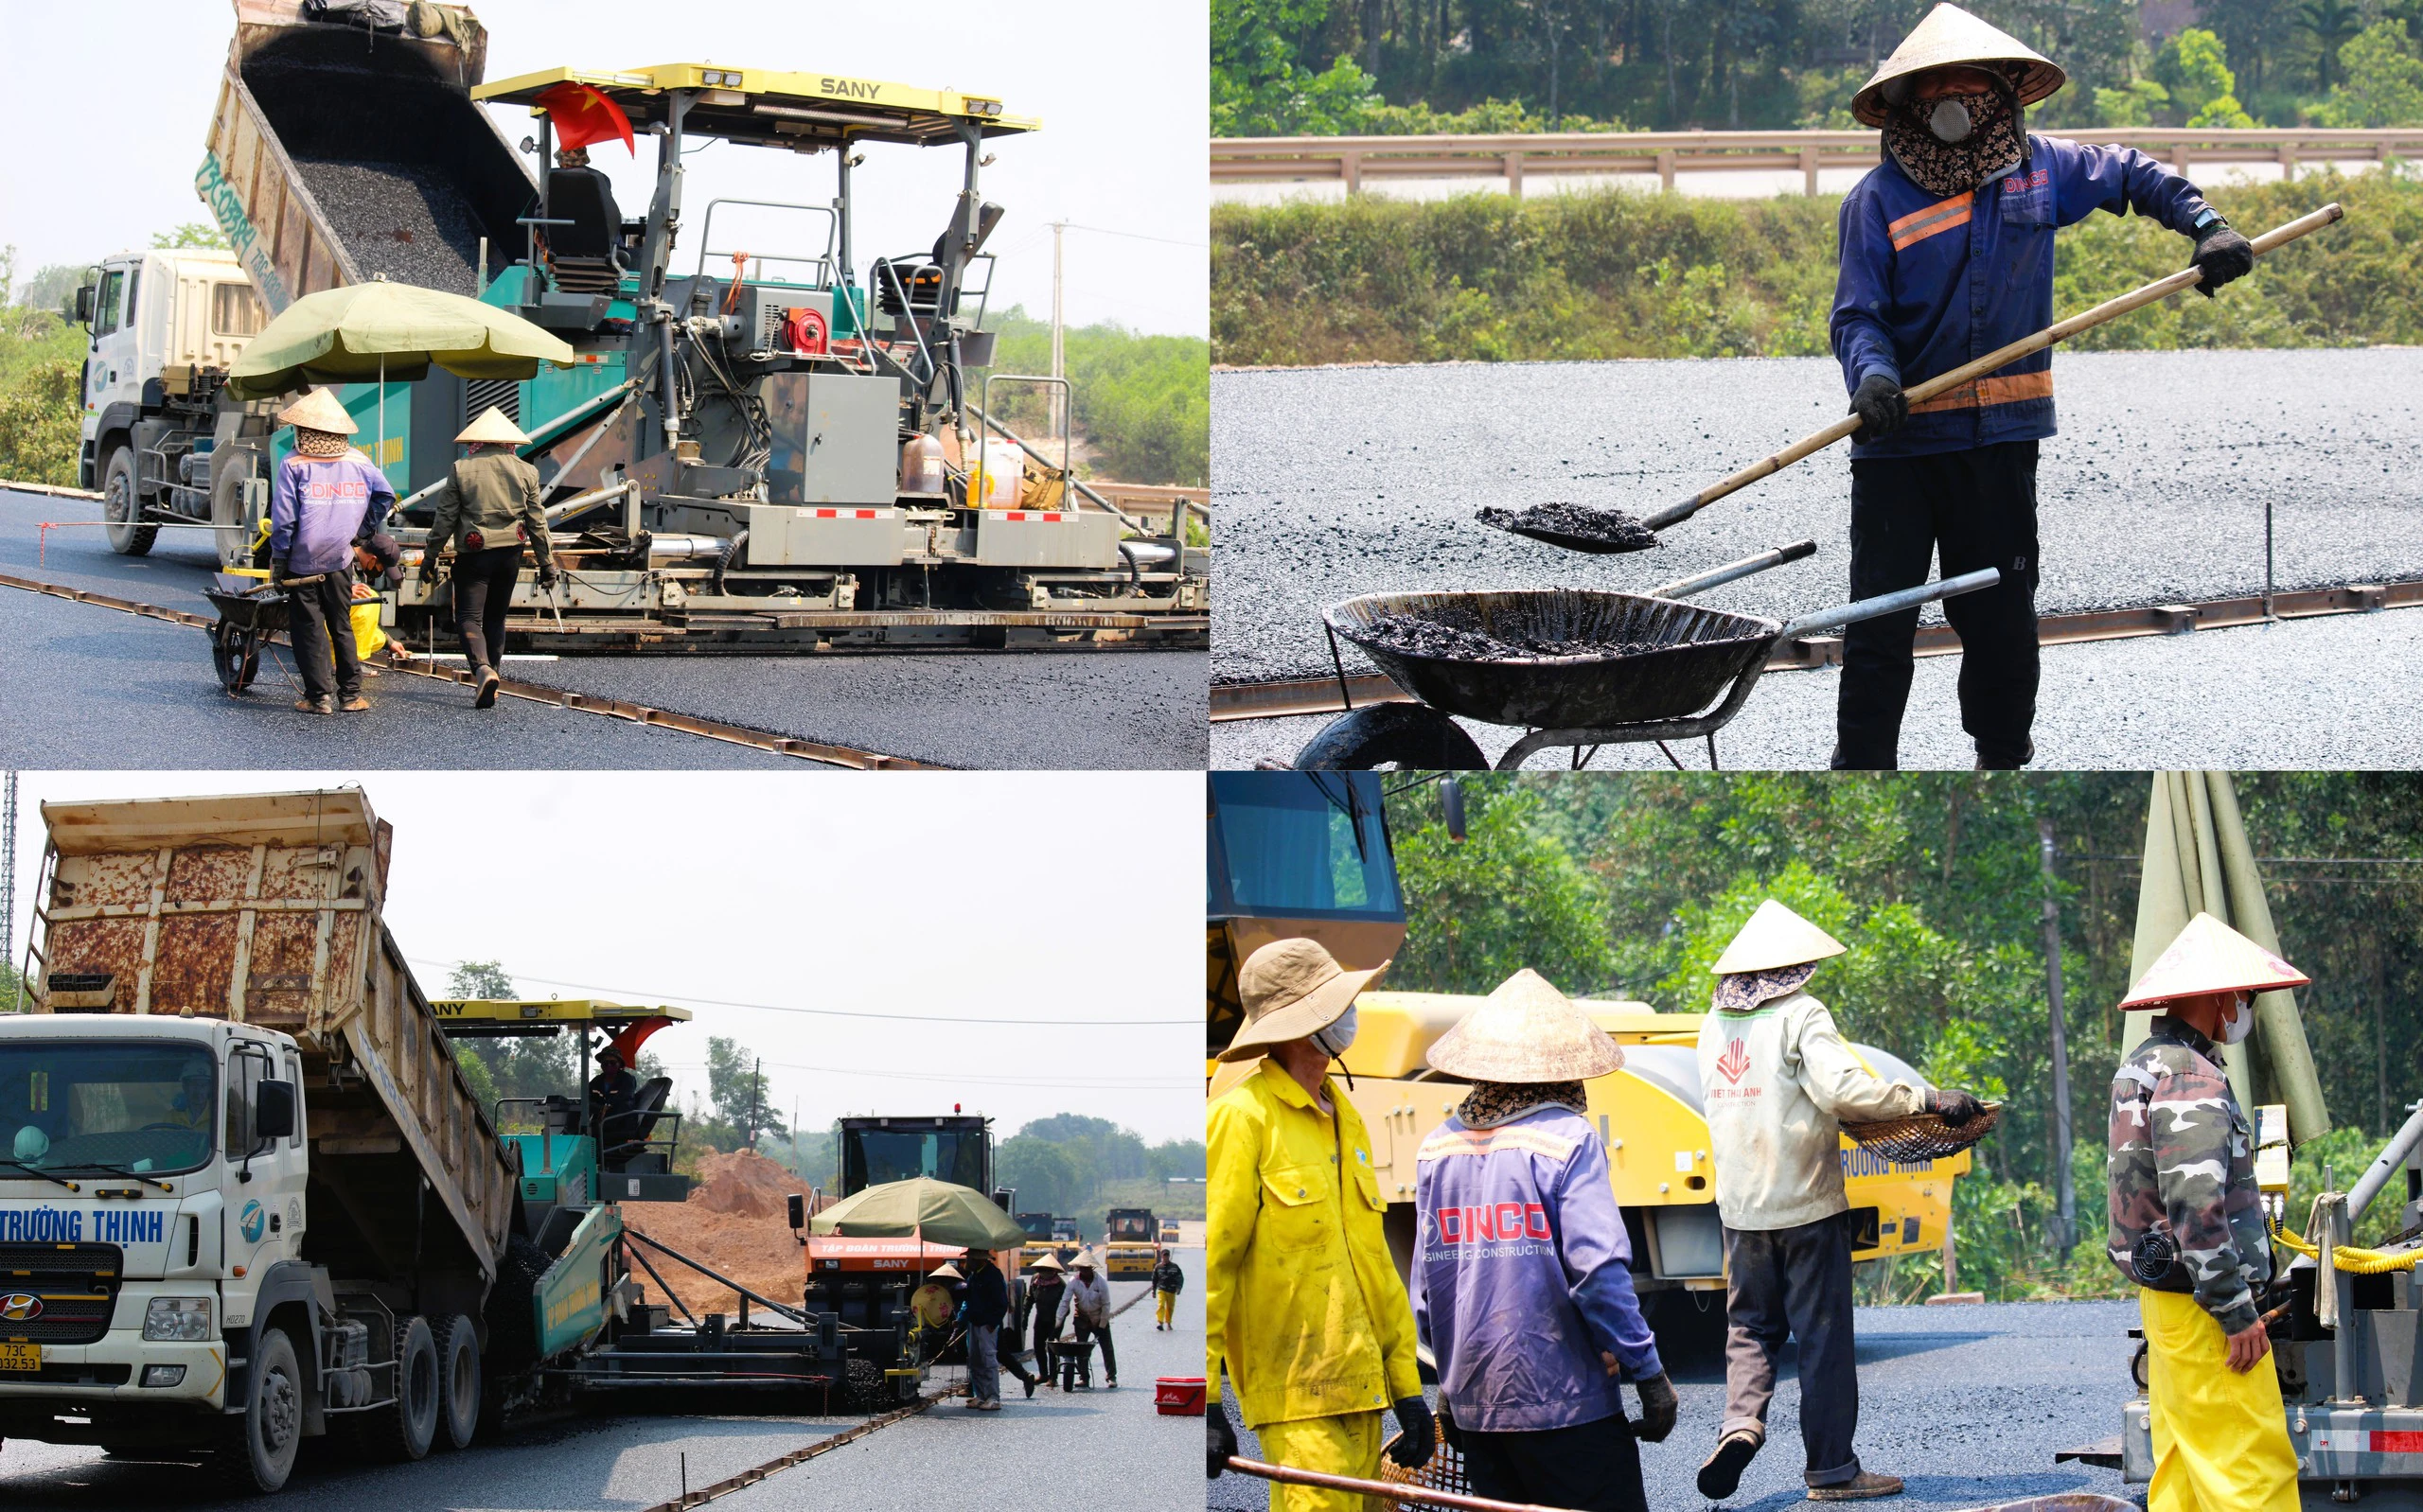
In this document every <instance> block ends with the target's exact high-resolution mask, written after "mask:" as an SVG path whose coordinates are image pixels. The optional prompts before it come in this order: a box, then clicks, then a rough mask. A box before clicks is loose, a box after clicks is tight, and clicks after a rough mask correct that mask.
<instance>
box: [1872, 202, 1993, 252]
mask: <svg viewBox="0 0 2423 1512" xmlns="http://www.w3.org/2000/svg"><path fill="white" fill-rule="evenodd" d="M1976 198H1977V195H1976V191H1975V190H1973V189H1972V190H1971V191H1970V192H1969V193H1967V194H1962V195H1955V196H1954V197H1953V198H1952V199H1949V200H1943V201H1939V202H1937V203H1934V204H1931V205H1928V206H1927V207H1926V208H1925V209H1923V210H1913V211H1911V212H1910V213H1909V214H1908V215H1905V216H1903V217H1902V218H1901V220H1896V221H1894V222H1893V223H1892V224H1890V225H1888V226H1886V227H1885V228H1884V229H1885V231H1886V232H1888V233H1889V234H1890V235H1891V236H1892V237H1893V250H1894V251H1896V252H1899V251H1901V249H1902V248H1903V247H1906V246H1908V245H1910V244H1911V243H1912V242H1914V241H1924V240H1925V239H1926V238H1927V237H1932V236H1934V235H1935V234H1936V233H1937V232H1939V231H1949V230H1951V229H1952V228H1953V227H1954V226H1965V225H1967V224H1968V223H1969V207H1970V205H1971V204H1972V202H1974V201H1975V200H1976Z"/></svg>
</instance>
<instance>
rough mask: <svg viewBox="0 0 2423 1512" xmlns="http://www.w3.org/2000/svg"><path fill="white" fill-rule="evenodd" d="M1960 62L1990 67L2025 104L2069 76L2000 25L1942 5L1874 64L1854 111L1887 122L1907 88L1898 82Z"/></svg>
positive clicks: (1869, 120)
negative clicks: (1873, 73) (1871, 75)
mask: <svg viewBox="0 0 2423 1512" xmlns="http://www.w3.org/2000/svg"><path fill="white" fill-rule="evenodd" d="M1962 64H1966V65H1968V66H1970V67H1972V68H1987V69H1991V70H1993V71H1994V72H1996V73H1999V74H2001V75H2003V76H2004V77H2005V78H2007V79H2010V80H2011V84H2012V87H2013V88H2015V89H2016V90H2017V91H2018V92H2019V103H2020V105H2021V107H2022V108H2025V107H2026V106H2029V105H2033V104H2035V103H2036V102H2037V101H2038V100H2041V99H2046V98H2049V97H2051V96H2052V94H2053V92H2054V91H2056V90H2058V89H2060V87H2061V85H2062V84H2063V83H2065V82H2067V81H2068V79H2069V75H2067V74H2065V73H2063V72H2062V71H2061V67H2060V64H2059V63H2056V62H2053V60H2051V59H2050V58H2047V57H2045V56H2044V55H2043V53H2040V52H2038V51H2037V50H2036V49H2035V48H2033V47H2030V46H2029V45H2027V44H2025V43H2024V42H2022V41H2020V40H2019V39H2018V38H2017V37H2014V36H2012V35H2011V34H2010V33H2009V32H2007V31H2005V30H2003V29H2002V28H2001V27H2000V26H1993V25H1991V24H1990V23H1988V22H1984V21H1980V20H1979V19H1977V18H1976V17H1975V16H1972V15H1971V14H1970V13H1969V12H1968V11H1966V10H1963V9H1960V8H1959V7H1958V6H1954V5H1939V6H1937V7H1936V8H1935V9H1933V10H1930V11H1928V12H1927V14H1926V19H1925V20H1923V21H1921V22H1919V24H1918V26H1916V27H1914V28H1913V29H1912V30H1911V32H1910V34H1909V35H1908V36H1906V37H1904V38H1902V39H1901V45H1900V46H1899V47H1896V48H1894V49H1893V56H1892V57H1890V58H1887V59H1885V60H1884V62H1881V63H1879V64H1877V65H1876V75H1875V77H1874V78H1872V79H1869V80H1868V81H1867V82H1866V83H1865V84H1862V85H1861V86H1860V90H1859V93H1858V94H1856V95H1853V96H1852V97H1851V114H1852V115H1854V116H1856V117H1858V118H1859V120H1860V121H1861V122H1862V123H1863V124H1865V125H1868V126H1883V125H1884V121H1885V117H1886V115H1887V114H1889V113H1890V112H1891V109H1892V107H1893V106H1894V105H1895V104H1896V103H1898V102H1899V100H1900V97H1901V90H1906V89H1907V88H1908V87H1909V85H1908V84H1907V83H1906V82H1904V83H1902V84H1901V86H1900V89H1898V90H1897V89H1896V87H1895V81H1896V80H1907V79H1910V78H1911V77H1912V76H1913V75H1917V74H1923V73H1925V72H1926V71H1927V70H1928V69H1930V68H1952V67H1957V66H1959V65H1962Z"/></svg>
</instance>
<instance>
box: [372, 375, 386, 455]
mask: <svg viewBox="0 0 2423 1512" xmlns="http://www.w3.org/2000/svg"><path fill="white" fill-rule="evenodd" d="M371 460H372V462H373V463H374V464H375V465H376V466H378V467H380V469H381V470H383V469H384V468H385V467H386V466H387V354H386V353H384V352H381V353H380V354H379V455H378V456H377V457H375V458H373V459H371Z"/></svg>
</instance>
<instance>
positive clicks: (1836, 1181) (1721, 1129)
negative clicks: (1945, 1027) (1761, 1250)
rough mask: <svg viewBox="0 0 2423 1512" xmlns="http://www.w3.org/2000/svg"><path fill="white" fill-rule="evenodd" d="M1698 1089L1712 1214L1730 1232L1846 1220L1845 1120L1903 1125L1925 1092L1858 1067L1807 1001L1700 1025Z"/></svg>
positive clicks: (1777, 1001)
mask: <svg viewBox="0 0 2423 1512" xmlns="http://www.w3.org/2000/svg"><path fill="white" fill-rule="evenodd" d="M1699 1066H1700V1090H1701V1093H1702V1099H1703V1100H1702V1108H1703V1110H1704V1112H1705V1114H1706V1116H1707V1128H1708V1139H1709V1153H1710V1155H1711V1156H1713V1157H1714V1164H1715V1166H1716V1210H1717V1216H1718V1217H1719V1218H1721V1219H1723V1220H1724V1226H1725V1227H1727V1228H1734V1229H1757V1230H1767V1229H1777V1228H1794V1227H1796V1226H1798V1225H1800V1224H1802V1223H1813V1222H1817V1221H1818V1220H1819V1219H1821V1218H1829V1217H1831V1216H1832V1215H1834V1214H1836V1213H1839V1212H1842V1211H1843V1210H1844V1209H1846V1208H1848V1206H1849V1205H1850V1204H1849V1202H1848V1200H1846V1199H1845V1197H1844V1196H1843V1163H1842V1158H1841V1150H1842V1120H1843V1119H1845V1118H1849V1119H1851V1120H1852V1121H1853V1122H1869V1121H1873V1120H1876V1119H1879V1118H1899V1117H1903V1116H1908V1115H1910V1114H1914V1113H1920V1112H1923V1111H1925V1108H1926V1089H1925V1088H1923V1087H1918V1086H1913V1085H1911V1084H1910V1083H1909V1082H1906V1081H1885V1080H1884V1078H1882V1077H1880V1076H1877V1075H1876V1074H1875V1073H1874V1072H1872V1071H1870V1070H1868V1069H1867V1067H1866V1066H1865V1065H1862V1064H1860V1062H1859V1058H1858V1057H1857V1056H1855V1055H1853V1054H1852V1053H1851V1048H1850V1046H1848V1045H1845V1044H1844V1043H1843V1037H1842V1034H1841V1032H1840V1031H1838V1030H1837V1029H1835V1028H1834V1015H1833V1014H1832V1013H1831V1012H1829V1011H1827V1008H1826V1005H1825V1004H1823V1003H1821V1002H1819V1001H1818V1000H1817V999H1815V998H1814V997H1812V996H1810V995H1809V994H1808V993H1788V994H1786V995H1785V996H1782V997H1776V998H1770V999H1768V1000H1767V1001H1766V1002H1763V1003H1761V1004H1760V1005H1759V1006H1758V1007H1757V1008H1755V1009H1752V1010H1751V1011H1748V1012H1746V1013H1736V1012H1727V1011H1722V1010H1718V1011H1711V1012H1709V1014H1708V1015H1707V1018H1706V1019H1704V1020H1703V1021H1701V1024H1700V1043H1699Z"/></svg>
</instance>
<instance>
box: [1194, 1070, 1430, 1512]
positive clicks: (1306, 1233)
mask: <svg viewBox="0 0 2423 1512" xmlns="http://www.w3.org/2000/svg"><path fill="white" fill-rule="evenodd" d="M1328 1091H1329V1098H1330V1102H1331V1105H1332V1106H1333V1107H1334V1108H1335V1109H1336V1114H1335V1116H1331V1115H1329V1114H1325V1113H1323V1112H1322V1111H1321V1110H1320V1107H1319V1105H1318V1103H1316V1102H1315V1101H1314V1100H1313V1099H1312V1097H1311V1095H1310V1094H1308V1093H1307V1092H1305V1090H1304V1089H1303V1087H1302V1085H1301V1084H1300V1083H1299V1082H1298V1081H1296V1079H1295V1078H1294V1077H1291V1076H1289V1075H1288V1074H1287V1073H1286V1071H1285V1070H1284V1069H1282V1067H1281V1066H1280V1065H1279V1064H1278V1063H1277V1062H1275V1061H1269V1060H1265V1061H1264V1062H1263V1063H1262V1064H1260V1065H1258V1066H1256V1067H1255V1068H1254V1070H1253V1072H1252V1074H1250V1075H1248V1076H1247V1078H1246V1079H1245V1081H1242V1082H1240V1083H1239V1084H1238V1085H1237V1086H1235V1087H1234V1088H1232V1089H1230V1090H1229V1092H1228V1093H1227V1094H1226V1095H1224V1096H1223V1097H1221V1098H1220V1099H1218V1100H1217V1101H1215V1102H1213V1103H1212V1104H1211V1112H1210V1114H1209V1116H1208V1117H1207V1119H1206V1122H1207V1125H1208V1130H1207V1133H1208V1141H1207V1142H1208V1144H1209V1147H1210V1149H1209V1156H1210V1161H1211V1182H1210V1203H1211V1213H1210V1219H1211V1222H1210V1223H1209V1225H1208V1227H1209V1229H1210V1237H1209V1246H1210V1251H1209V1255H1208V1257H1207V1259H1206V1263H1205V1267H1204V1269H1205V1272H1206V1274H1207V1277H1208V1279H1207V1280H1206V1282H1205V1286H1204V1303H1203V1305H1204V1313H1205V1316H1204V1333H1205V1335H1206V1345H1207V1352H1208V1356H1209V1359H1208V1361H1207V1363H1206V1365H1205V1379H1206V1380H1209V1381H1210V1382H1211V1389H1212V1390H1213V1391H1218V1390H1219V1389H1220V1372H1221V1367H1222V1366H1223V1365H1224V1364H1225V1365H1226V1366H1227V1368H1228V1373H1229V1384H1230V1385H1231V1386H1232V1387H1233V1388H1234V1389H1235V1391H1236V1394H1237V1401H1238V1404H1239V1405H1240V1406H1241V1407H1242V1408H1243V1409H1244V1415H1245V1422H1246V1426H1247V1428H1250V1429H1252V1430H1253V1431H1254V1432H1255V1433H1258V1434H1259V1435H1260V1436H1261V1438H1262V1445H1263V1452H1264V1455H1265V1458H1267V1459H1269V1460H1271V1461H1272V1462H1274V1463H1277V1464H1283V1465H1290V1466H1293V1467H1295V1468H1299V1469H1307V1470H1321V1471H1325V1472H1327V1473H1330V1474H1334V1475H1357V1476H1363V1477H1366V1478H1371V1477H1373V1476H1375V1475H1376V1474H1377V1472H1378V1469H1379V1463H1380V1430H1381V1422H1380V1414H1381V1412H1382V1410H1384V1409H1385V1408H1387V1407H1388V1404H1389V1403H1391V1402H1393V1401H1396V1400H1398V1399H1400V1398H1406V1397H1412V1396H1418V1395H1420V1393H1421V1391H1422V1380H1421V1377H1420V1375H1419V1373H1418V1370H1417V1367H1416V1365H1415V1363H1414V1354H1413V1346H1414V1332H1413V1306H1412V1304H1411V1303H1410V1302H1408V1301H1407V1300H1406V1292H1405V1284H1404V1283H1403V1282H1402V1281H1400V1280H1398V1279H1397V1274H1396V1267H1395V1266H1394V1264H1393V1263H1391V1262H1390V1260H1389V1258H1388V1239H1387V1237H1386V1236H1385V1235H1384V1234H1383V1233H1382V1231H1381V1227H1380V1215H1381V1213H1382V1211H1383V1210H1384V1208H1385V1207H1386V1205H1387V1204H1386V1203H1385V1201H1384V1200H1383V1199H1382V1198H1381V1196H1380V1179H1379V1176H1378V1174H1377V1173H1376V1172H1375V1171H1373V1170H1372V1169H1371V1139H1370V1136H1369V1135H1367V1134H1365V1132H1364V1129H1363V1119H1362V1117H1361V1116H1359V1115H1358V1114H1356V1113H1355V1111H1354V1106H1353V1103H1350V1102H1348V1101H1347V1100H1346V1094H1345V1091H1344V1090H1343V1089H1342V1088H1340V1087H1339V1086H1338V1084H1337V1083H1336V1082H1335V1081H1331V1082H1329V1084H1328ZM1270 1504H1271V1507H1272V1508H1273V1512H1361V1509H1362V1505H1363V1498H1361V1497H1358V1496H1350V1495H1346V1494H1343V1493H1340V1492H1335V1491H1321V1490H1316V1489H1313V1488H1311V1487H1308V1486H1280V1485H1277V1484H1274V1485H1273V1486H1272V1487H1271V1493H1270Z"/></svg>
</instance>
